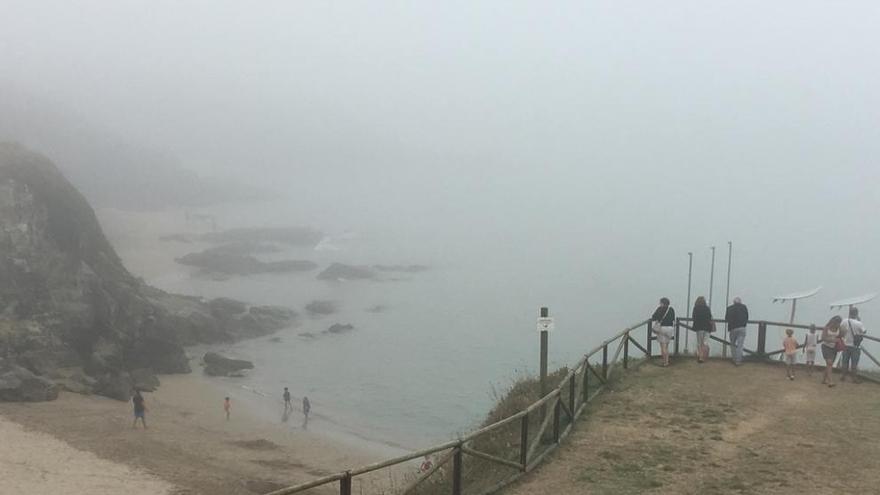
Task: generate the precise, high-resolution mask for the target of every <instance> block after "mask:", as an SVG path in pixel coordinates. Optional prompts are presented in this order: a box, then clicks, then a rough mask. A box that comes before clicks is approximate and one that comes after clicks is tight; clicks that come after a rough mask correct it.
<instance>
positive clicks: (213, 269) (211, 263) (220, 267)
mask: <svg viewBox="0 0 880 495" xmlns="http://www.w3.org/2000/svg"><path fill="white" fill-rule="evenodd" d="M175 261H177V262H178V263H180V264H182V265H187V266H194V267H196V268H199V269H201V270H202V271H204V272H208V273H212V274H221V275H255V274H259V273H290V272H308V271H312V270H314V269H316V268H318V265H317V264H316V263H314V262H312V261H305V260H281V261H260V260H258V259H257V258H254V257H253V256H249V255H244V254H238V253H230V252H226V251H224V250H222V249H220V248H208V249H206V250H204V251H201V252H199V253H190V254H187V255H185V256H183V257H180V258H177V259H176V260H175Z"/></svg>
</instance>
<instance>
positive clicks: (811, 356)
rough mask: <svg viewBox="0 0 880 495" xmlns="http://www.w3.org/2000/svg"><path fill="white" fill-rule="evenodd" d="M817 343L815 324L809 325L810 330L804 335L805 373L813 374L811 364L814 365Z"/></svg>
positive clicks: (817, 336)
mask: <svg viewBox="0 0 880 495" xmlns="http://www.w3.org/2000/svg"><path fill="white" fill-rule="evenodd" d="M818 345H819V334H817V333H816V325H810V331H809V332H808V333H807V336H806V337H804V360H805V361H806V363H807V375H812V374H813V366H815V365H816V346H818Z"/></svg>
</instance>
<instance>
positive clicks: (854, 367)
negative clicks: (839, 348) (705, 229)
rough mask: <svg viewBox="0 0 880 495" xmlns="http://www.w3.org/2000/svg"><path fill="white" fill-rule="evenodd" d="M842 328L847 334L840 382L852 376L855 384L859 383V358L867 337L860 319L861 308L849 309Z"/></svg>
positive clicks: (845, 335)
mask: <svg viewBox="0 0 880 495" xmlns="http://www.w3.org/2000/svg"><path fill="white" fill-rule="evenodd" d="M840 328H841V331H845V332H846V333H845V334H844V336H843V343H844V344H845V345H846V350H845V351H843V356H842V357H841V368H843V375H842V376H841V377H840V381H842V382H844V381H846V377H847V375H849V374H852V380H853V383H859V381H860V380H859V375H858V373H859V358H860V357H861V355H862V349H861V345H862V339H863V338H864V336H865V326H864V325H863V324H862V322H861V320H860V319H859V308H856V307H852V308H849V318H847V319H845V320H843V321H842V322H840Z"/></svg>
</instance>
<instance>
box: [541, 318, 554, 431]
mask: <svg viewBox="0 0 880 495" xmlns="http://www.w3.org/2000/svg"><path fill="white" fill-rule="evenodd" d="M550 330H553V318H550V310H549V309H547V307H542V308H541V309H540V312H539V313H538V332H540V333H541V397H544V396H545V395H547V344H548V341H549V340H550ZM542 416H543V415H542Z"/></svg>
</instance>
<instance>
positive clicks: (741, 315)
mask: <svg viewBox="0 0 880 495" xmlns="http://www.w3.org/2000/svg"><path fill="white" fill-rule="evenodd" d="M724 321H726V322H727V328H728V329H729V332H728V333H729V334H730V342H731V343H732V344H733V364H734V365H736V366H739V365H740V364H742V360H743V344H745V341H746V325H747V324H748V322H749V308H748V307H747V306H746V305H745V304H743V302H742V299H740V298H738V297H734V298H733V304H731V305H730V306H728V307H727V313H726V314H725V315H724Z"/></svg>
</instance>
